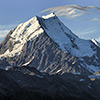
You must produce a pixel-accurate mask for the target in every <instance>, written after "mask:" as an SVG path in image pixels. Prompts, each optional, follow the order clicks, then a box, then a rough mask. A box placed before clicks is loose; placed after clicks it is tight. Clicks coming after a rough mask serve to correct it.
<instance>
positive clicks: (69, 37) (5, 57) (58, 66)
mask: <svg viewBox="0 0 100 100" xmlns="http://www.w3.org/2000/svg"><path fill="white" fill-rule="evenodd" d="M96 43H97V42H95V41H93V40H84V39H80V38H79V37H78V36H76V35H75V34H74V33H73V32H72V31H71V30H70V29H69V28H67V27H66V26H65V25H64V24H63V23H62V22H61V21H60V20H59V19H58V17H57V16H56V15H55V14H54V13H51V14H49V15H47V16H43V17H38V16H35V17H33V18H32V19H30V20H29V21H27V22H25V23H21V24H19V25H18V26H17V27H16V28H15V29H13V30H11V31H10V32H9V33H8V35H7V36H6V37H5V39H4V40H3V41H2V42H1V44H0V67H2V68H8V67H11V66H23V65H28V66H30V67H35V68H36V69H38V70H39V71H41V72H47V73H49V74H55V73H59V74H63V73H65V72H70V73H80V74H88V75H90V74H93V73H95V72H97V71H99V67H100V60H99V59H100V46H99V45H97V44H96ZM98 44H99V43H98Z"/></svg>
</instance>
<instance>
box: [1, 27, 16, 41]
mask: <svg viewBox="0 0 100 100" xmlns="http://www.w3.org/2000/svg"><path fill="white" fill-rule="evenodd" d="M15 26H16V25H0V41H1V40H2V39H3V38H4V37H5V36H6V35H7V33H8V32H9V31H10V30H11V29H13V28H14V27H15Z"/></svg>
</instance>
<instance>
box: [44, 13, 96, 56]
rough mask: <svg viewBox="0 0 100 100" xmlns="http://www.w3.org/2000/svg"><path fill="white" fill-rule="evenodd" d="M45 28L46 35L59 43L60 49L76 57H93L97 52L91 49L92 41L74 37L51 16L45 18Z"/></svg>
mask: <svg viewBox="0 0 100 100" xmlns="http://www.w3.org/2000/svg"><path fill="white" fill-rule="evenodd" d="M43 18H44V19H45V20H44V24H45V26H46V27H47V29H46V28H45V27H44V29H45V31H46V33H47V34H48V35H49V36H50V37H51V38H52V39H53V40H54V41H55V42H56V43H57V44H59V46H60V48H61V49H62V50H64V51H66V52H70V53H71V54H72V55H74V56H76V57H83V56H89V57H91V56H93V54H95V53H96V52H95V51H93V49H92V48H91V44H92V43H91V41H88V40H83V39H80V38H78V37H77V36H76V35H74V34H73V33H72V32H71V30H69V29H68V28H67V27H66V26H65V25H64V24H63V23H62V22H60V21H59V19H58V18H57V17H56V16H54V14H53V13H52V14H50V15H49V16H48V17H47V16H46V17H44V16H43Z"/></svg>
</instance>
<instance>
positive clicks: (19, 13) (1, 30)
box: [0, 0, 100, 41]
mask: <svg viewBox="0 0 100 100" xmlns="http://www.w3.org/2000/svg"><path fill="white" fill-rule="evenodd" d="M73 4H74V5H75V4H76V5H79V6H90V5H91V6H96V7H100V0H0V41H1V40H2V39H3V38H4V36H5V35H6V34H7V33H8V32H9V30H10V29H11V28H14V27H15V26H16V25H18V24H20V23H22V22H25V21H27V20H29V19H30V18H32V17H34V16H35V15H39V14H40V12H41V11H42V10H45V9H48V8H52V7H57V6H65V5H73ZM70 27H71V25H70ZM73 30H74V29H73ZM86 30H87V29H86ZM75 32H78V30H77V31H75ZM83 32H84V31H83Z"/></svg>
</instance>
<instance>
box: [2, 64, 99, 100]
mask: <svg viewBox="0 0 100 100" xmlns="http://www.w3.org/2000/svg"><path fill="white" fill-rule="evenodd" d="M27 67H28V66H26V67H25V68H27ZM16 68H17V69H18V67H16ZM16 68H14V69H16ZM25 68H23V69H24V70H25ZM14 69H11V70H9V71H4V70H0V80H2V81H0V99H2V100H21V99H22V100H29V99H34V100H99V98H100V95H99V94H98V93H100V90H98V88H97V86H96V85H95V84H97V83H98V86H100V82H98V81H97V82H96V81H95V82H94V83H92V82H91V81H90V80H89V79H88V78H87V77H85V76H79V75H73V74H67V73H66V74H63V75H51V76H50V75H47V74H44V75H43V74H42V73H37V72H38V71H36V69H34V70H35V71H33V73H34V74H30V75H29V74H28V73H25V71H24V72H20V71H19V69H20V68H19V69H18V70H16V71H14ZM20 70H21V69H20ZM26 70H27V71H28V70H29V69H26ZM30 71H31V69H30ZM40 74H41V75H40ZM41 76H42V77H41ZM40 83H41V84H40ZM96 92H98V93H97V94H96Z"/></svg>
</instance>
